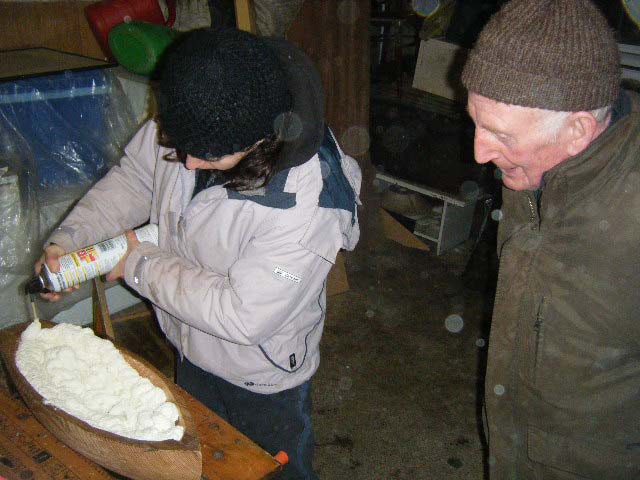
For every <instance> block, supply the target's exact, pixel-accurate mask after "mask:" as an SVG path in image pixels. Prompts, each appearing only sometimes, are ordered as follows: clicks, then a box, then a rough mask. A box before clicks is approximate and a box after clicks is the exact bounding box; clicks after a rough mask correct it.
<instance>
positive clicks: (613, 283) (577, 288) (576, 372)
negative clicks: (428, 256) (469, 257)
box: [462, 0, 640, 480]
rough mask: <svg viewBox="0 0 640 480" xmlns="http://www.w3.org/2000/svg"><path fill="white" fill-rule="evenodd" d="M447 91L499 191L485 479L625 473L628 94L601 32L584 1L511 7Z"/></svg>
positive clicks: (632, 398) (632, 289)
mask: <svg viewBox="0 0 640 480" xmlns="http://www.w3.org/2000/svg"><path fill="white" fill-rule="evenodd" d="M462 80H463V83H464V84H465V85H466V87H467V89H468V90H469V98H468V110H469V114H470V116H471V118H472V119H473V121H474V123H475V126H476V131H475V157H476V161H477V162H479V163H488V162H493V163H494V164H495V165H496V166H497V167H498V168H499V172H500V173H501V178H502V182H503V184H504V188H503V192H502V207H501V214H502V215H501V220H500V226H499V231H498V254H499V256H500V268H499V274H498V283H497V287H496V298H495V305H494V311H493V320H492V323H491V335H490V340H489V355H488V363H487V373H486V379H485V413H486V429H485V433H486V436H487V439H488V443H489V457H488V465H489V471H490V478H491V479H498V480H499V479H509V480H511V479H521V480H526V479H544V480H552V479H562V480H569V479H576V480H577V479H585V478H589V479H593V480H604V479H623V478H624V479H627V478H629V479H630V478H640V428H638V412H639V411H640V345H639V339H640V323H639V322H638V317H639V312H640V296H639V295H638V292H640V250H639V249H638V241H639V239H640V161H639V158H640V157H639V153H638V152H640V109H639V107H640V98H639V96H638V93H637V92H633V91H628V90H624V89H622V90H621V88H620V63H619V54H618V45H617V43H616V40H615V37H614V35H613V32H612V30H611V29H610V27H609V25H608V24H607V21H606V19H605V18H604V17H603V15H602V14H601V13H600V12H599V11H598V9H597V7H596V6H595V5H593V4H592V3H591V2H590V1H589V0H511V1H509V2H507V3H506V4H505V6H504V7H503V8H502V10H501V11H500V12H498V13H497V14H496V15H494V16H493V17H492V19H491V20H490V21H489V23H488V24H487V25H486V26H485V28H484V29H483V31H482V33H481V35H480V37H479V39H478V42H477V43H476V45H475V47H474V49H473V50H472V51H471V52H470V55H469V58H468V61H467V63H466V65H465V68H464V71H463V76H462Z"/></svg>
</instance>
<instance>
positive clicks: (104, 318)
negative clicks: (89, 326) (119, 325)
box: [92, 276, 116, 343]
mask: <svg viewBox="0 0 640 480" xmlns="http://www.w3.org/2000/svg"><path fill="white" fill-rule="evenodd" d="M92 283H93V292H92V309H93V332H94V333H95V334H96V335H97V336H98V337H101V338H106V339H107V340H111V341H112V342H114V343H115V341H116V335H115V333H114V332H113V323H111V315H109V306H108V305H107V295H106V293H105V291H104V282H103V281H102V279H101V278H100V276H97V277H96V278H94V279H93V281H92Z"/></svg>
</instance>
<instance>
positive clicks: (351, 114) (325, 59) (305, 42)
mask: <svg viewBox="0 0 640 480" xmlns="http://www.w3.org/2000/svg"><path fill="white" fill-rule="evenodd" d="M370 13H371V2H370V1H369V0H350V1H348V2H347V1H343V0H305V2H304V3H303V4H302V8H301V9H300V12H299V13H298V15H297V17H296V19H295V20H294V22H293V24H292V25H291V27H290V28H289V31H288V32H287V34H286V38H287V40H289V41H291V42H292V43H294V44H296V45H298V46H300V47H301V48H302V49H303V50H304V51H305V52H306V53H307V55H309V57H310V58H311V60H313V62H314V63H315V65H316V67H317V68H318V70H319V72H320V77H321V79H322V85H323V88H324V96H325V119H326V121H327V123H328V124H329V126H330V127H331V128H332V130H333V131H334V133H335V135H336V137H337V139H338V141H339V142H340V146H341V147H342V148H343V149H344V151H345V152H347V153H348V154H349V155H351V156H353V157H354V158H355V159H356V160H357V161H358V164H359V165H360V168H361V169H362V191H361V192H360V197H361V198H362V202H363V204H364V205H366V208H364V209H362V210H361V211H360V212H359V213H360V216H359V221H360V231H361V234H362V235H361V238H360V243H359V245H358V249H367V248H368V247H367V245H370V244H373V243H375V242H377V241H378V239H379V238H380V237H381V235H380V223H379V218H378V215H377V209H376V207H375V203H376V202H378V195H377V192H376V191H375V187H374V185H373V180H374V178H375V169H374V167H373V165H372V164H371V161H370V157H369V103H370V98H369V89H370V78H369V63H370V55H371V54H370V47H369V18H370V16H371V15H370Z"/></svg>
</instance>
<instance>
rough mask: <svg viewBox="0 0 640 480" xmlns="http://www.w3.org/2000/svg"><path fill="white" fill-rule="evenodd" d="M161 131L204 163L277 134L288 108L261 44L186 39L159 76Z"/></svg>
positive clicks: (232, 33) (243, 35)
mask: <svg viewBox="0 0 640 480" xmlns="http://www.w3.org/2000/svg"><path fill="white" fill-rule="evenodd" d="M159 74H160V84H159V89H158V109H159V117H160V124H161V127H162V130H163V132H164V134H165V135H166V137H168V139H169V140H170V142H171V145H172V146H173V147H175V148H177V149H179V150H181V151H182V152H184V153H187V154H190V155H193V156H194V157H198V158H201V159H205V160H207V159H213V158H216V157H220V156H223V155H227V154H231V153H235V152H239V151H241V150H243V149H244V148H247V147H250V146H251V145H253V144H254V143H256V142H257V141H259V140H261V139H263V138H265V137H266V136H268V135H270V134H273V133H275V126H274V121H275V119H276V118H277V117H278V115H280V114H281V113H283V112H286V111H288V110H289V109H290V108H291V102H292V100H291V94H290V92H289V89H288V86H287V78H286V75H285V73H284V70H283V68H282V67H281V65H280V64H279V62H278V59H277V56H276V53H275V52H274V51H273V49H272V48H271V47H270V46H269V45H268V43H267V42H265V41H264V40H263V39H261V38H259V37H256V36H255V35H252V34H250V33H247V32H243V31H240V30H237V29H235V28H205V29H199V30H193V31H191V32H188V33H185V34H183V36H182V37H181V38H180V39H178V40H177V41H176V42H175V43H174V44H172V45H171V47H170V48H169V49H167V51H166V54H165V56H164V58H163V60H162V65H161V69H160V72H159Z"/></svg>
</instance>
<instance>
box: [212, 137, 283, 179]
mask: <svg viewBox="0 0 640 480" xmlns="http://www.w3.org/2000/svg"><path fill="white" fill-rule="evenodd" d="M282 144H283V140H282V138H281V137H279V136H277V135H276V134H273V135H269V136H268V137H266V138H265V139H264V140H263V141H261V142H260V143H258V144H257V145H252V146H251V147H249V148H248V149H246V151H247V154H246V155H245V156H244V157H243V158H242V160H240V161H239V162H238V164H237V165H236V166H235V167H233V168H230V169H229V170H220V171H217V172H216V176H218V177H219V178H221V179H222V180H223V181H224V186H225V188H231V189H233V190H236V191H240V190H253V189H255V188H260V187H264V186H266V185H267V184H268V183H269V180H271V177H272V176H273V173H274V170H275V165H276V161H277V159H278V157H279V155H280V151H281V150H282Z"/></svg>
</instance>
